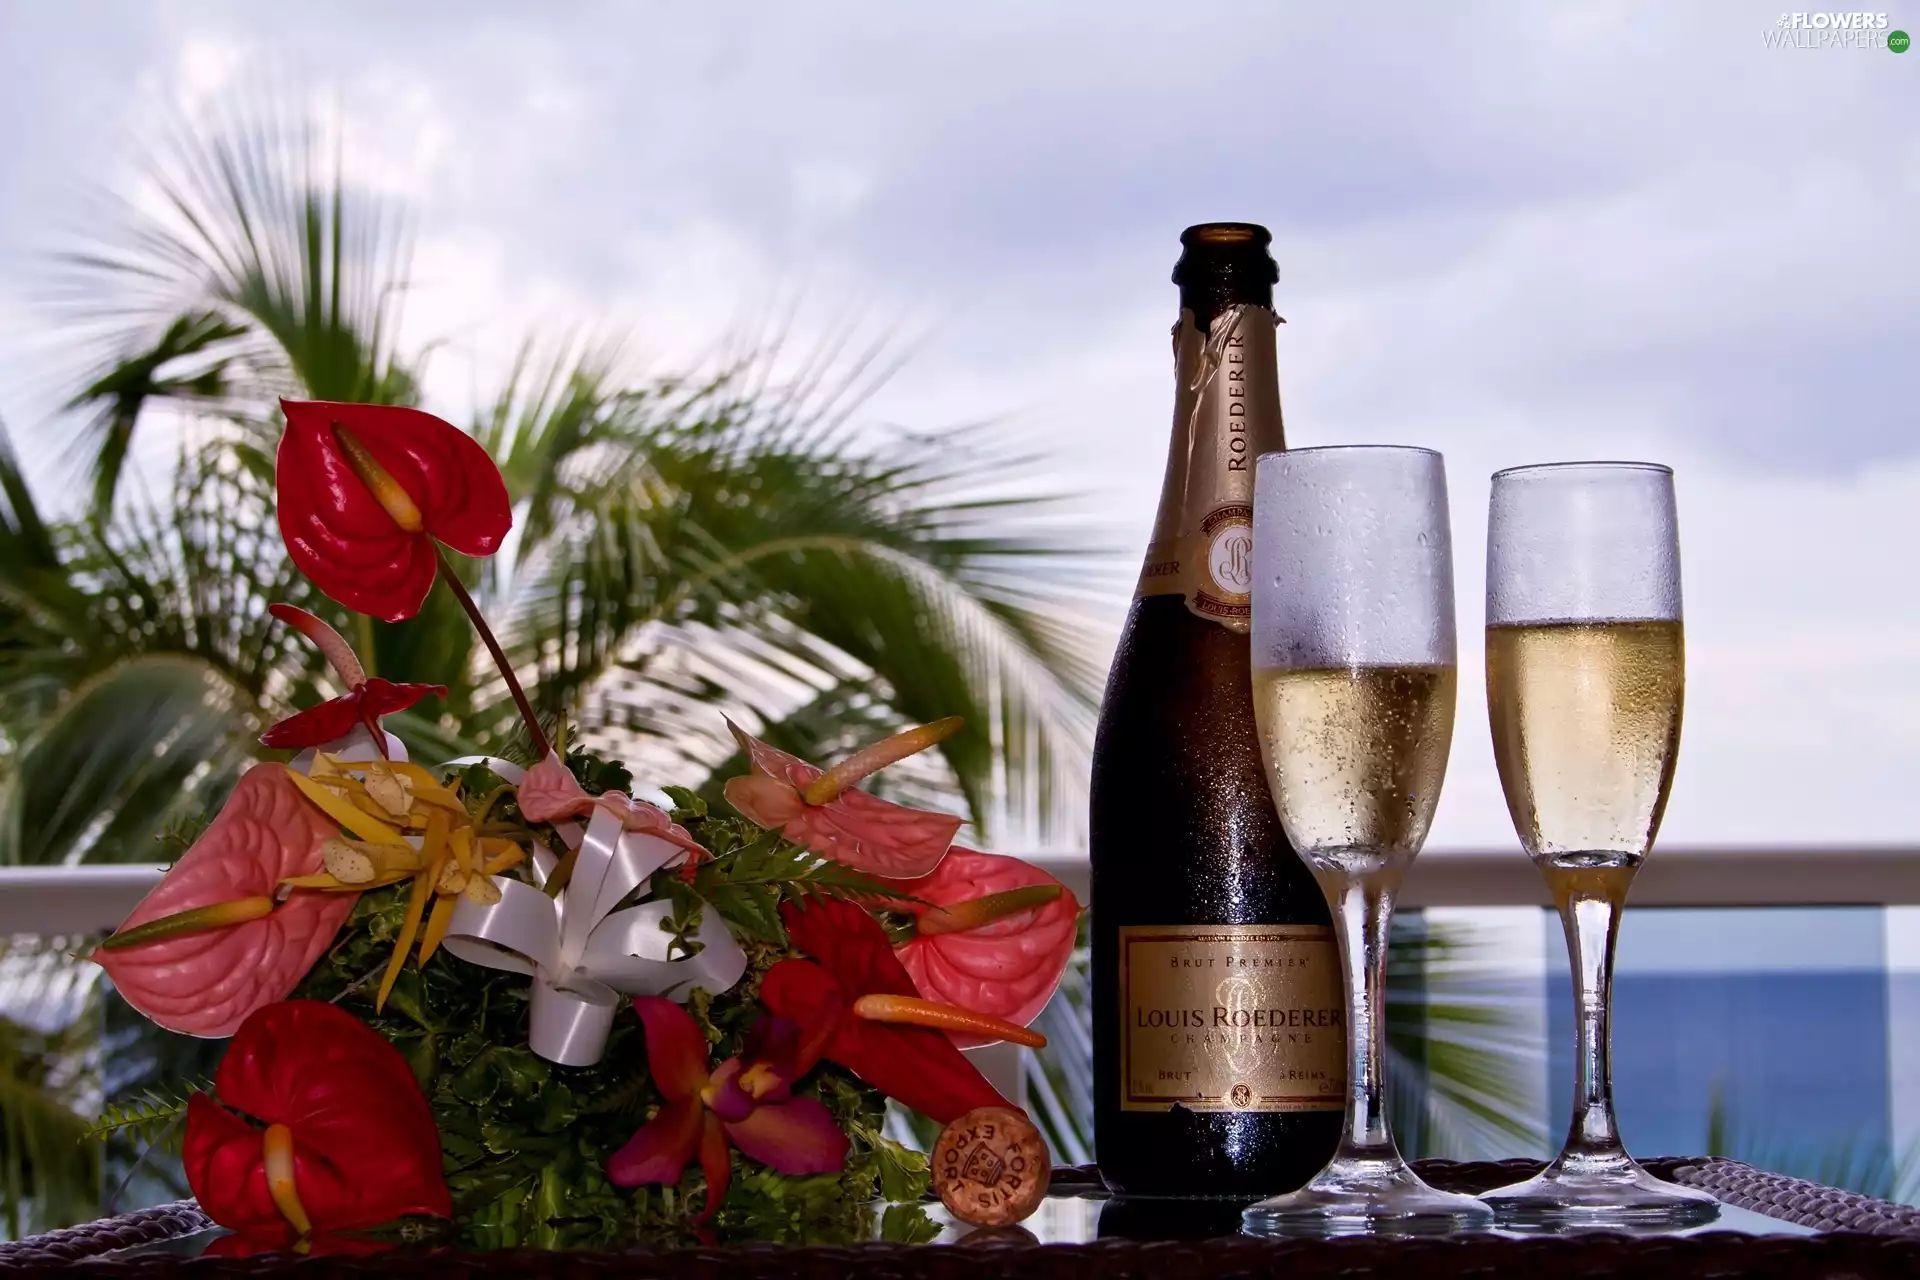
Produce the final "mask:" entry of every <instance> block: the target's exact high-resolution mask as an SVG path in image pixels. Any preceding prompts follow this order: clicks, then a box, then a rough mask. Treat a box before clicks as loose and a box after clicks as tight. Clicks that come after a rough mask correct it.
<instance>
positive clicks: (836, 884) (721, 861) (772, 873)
mask: <svg viewBox="0 0 1920 1280" xmlns="http://www.w3.org/2000/svg"><path fill="white" fill-rule="evenodd" d="M674 790H675V791H676V792H678V795H677V796H676V802H677V803H678V804H679V805H680V806H681V807H679V808H677V809H675V810H674V815H673V816H674V820H675V821H677V822H680V823H682V824H684V825H685V826H686V828H687V830H688V831H689V832H690V833H691V834H692V835H693V837H694V839H696V840H698V841H700V843H702V844H703V845H705V846H707V848H709V849H712V850H713V851H714V856H713V858H712V859H710V860H708V861H706V862H703V863H701V864H700V866H699V867H698V868H696V869H695V872H694V878H693V883H692V884H688V883H686V882H685V881H684V880H681V879H680V878H679V877H678V876H671V877H666V878H664V880H663V882H662V887H663V888H664V890H665V891H666V893H667V894H668V895H669V896H670V898H671V900H672V902H673V904H674V915H675V917H676V919H680V918H683V917H686V916H688V915H689V914H690V912H691V911H692V910H693V909H694V908H695V907H696V906H697V904H698V903H701V902H705V903H709V904H711V905H712V907H713V909H714V910H715V911H718V912H719V913H720V916H721V918H722V919H724V920H725V921H726V922H727V923H728V924H729V925H730V926H732V928H733V931H734V933H735V934H736V935H737V936H739V937H741V938H743V939H749V938H750V939H753V940H754V941H757V942H764V943H770V944H772V945H774V946H780V947H783V946H785V945H786V943H787V932H786V928H785V927H784V926H783V925H782V924H781V922H780V904H781V903H782V902H785V901H795V900H797V901H804V900H806V899H808V898H815V897H830V898H845V899H848V900H850V901H855V902H865V903H873V902H876V901H879V900H881V899H890V900H899V899H900V893H899V891H898V890H897V889H890V888H889V887H888V886H887V884H886V882H885V881H882V880H878V879H875V878H874V877H873V876H870V875H867V874H866V873H865V872H861V871H856V870H854V869H853V868H852V867H849V866H846V865H845V864H843V863H839V862H831V861H828V860H826V859H823V858H820V857H817V856H816V855H814V854H812V853H810V852H808V851H807V850H806V849H804V848H802V847H800V846H799V845H797V844H794V843H792V842H791V841H789V840H785V839H782V838H781V836H780V834H779V833H778V832H776V831H762V830H761V829H760V828H759V827H757V826H755V825H753V824H752V823H750V822H748V821H746V820H745V819H743V818H729V817H719V816H713V815H710V814H709V813H708V812H707V808H706V805H705V803H704V802H703V801H701V800H700V799H699V798H698V797H696V796H693V795H692V794H691V793H689V792H686V791H684V790H680V789H679V788H675V789H674Z"/></svg>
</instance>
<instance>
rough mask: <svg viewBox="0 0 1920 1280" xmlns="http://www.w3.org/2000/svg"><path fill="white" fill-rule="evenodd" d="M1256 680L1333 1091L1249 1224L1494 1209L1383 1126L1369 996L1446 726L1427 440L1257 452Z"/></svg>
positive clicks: (1448, 604) (1342, 1222)
mask: <svg viewBox="0 0 1920 1280" xmlns="http://www.w3.org/2000/svg"><path fill="white" fill-rule="evenodd" d="M1253 530H1254V532H1253V538H1254V545H1253V559H1254V573H1253V593H1252V594H1253V699H1254V716H1255V719H1256V721H1257V722H1258V727H1259V731H1260V739H1261V745H1262V754H1263V757H1264V760H1265V764H1266V771H1267V783H1268V786H1269V788H1270V789H1271V791H1272V792H1273V799H1274V803H1275V805H1276V806H1277V807H1278V809H1279V811H1280V822H1281V825H1282V826H1283V827H1284V828H1285V829H1286V833H1287V838H1288V839H1289V840H1290V841H1291V842H1292V843H1293V847H1294V848H1295V849H1296V850H1298V851H1299V853H1300V856H1301V858H1302V859H1304V860H1305V862H1306V864H1307V866H1308V867H1309V868H1311V869H1312V871H1313V875H1314V879H1315V880H1317V881H1318V882H1319V884H1320V890H1321V892H1322V893H1324V894H1325V895H1326V897H1327V902H1328V904H1329V906H1331V908H1332V910H1333V920H1334V928H1335V930H1336V932H1337V934H1338V939H1339V944H1340V956H1341V962H1342V965H1343V969H1344V978H1345V987H1346V997H1347V1015H1346V1018H1347V1021H1346V1031H1347V1062H1348V1069H1347V1071H1348V1074H1347V1111H1346V1125H1345V1129H1344V1131H1343V1133H1342V1136H1341V1139H1340V1144H1339V1146H1338V1147H1337V1148H1336V1149H1335V1151H1334V1154H1333V1159H1332V1160H1331V1161H1330V1162H1329V1163H1328V1164H1327V1166H1326V1168H1324V1169H1322V1170H1321V1171H1320V1172H1319V1173H1318V1174H1316V1175H1315V1176H1314V1177H1313V1179H1312V1180H1311V1181H1310V1182H1308V1183H1307V1185H1306V1186H1305V1187H1303V1188H1301V1189H1300V1190H1298V1191H1295V1192H1293V1193H1291V1194H1289V1195H1282V1196H1275V1197H1273V1198H1272V1199H1270V1200H1263V1201H1261V1202H1260V1203H1259V1204H1257V1205H1254V1206H1253V1207H1252V1208H1250V1209H1248V1210H1247V1211H1246V1213H1245V1214H1244V1215H1243V1217H1242V1220H1241V1221H1242V1229H1243V1230H1245V1231H1247V1232H1248V1233H1250V1234H1254V1235H1305V1236H1325V1235H1345V1234H1358V1233H1362V1232H1381V1233H1395V1234H1425V1233H1436V1234H1437V1233H1441V1232H1447V1231H1459V1230H1470V1229H1474V1228H1478V1227H1482V1226H1485V1225H1487V1224H1489V1223H1490V1222H1491V1220H1492V1214H1491V1213H1490V1212H1489V1211H1488V1210H1487V1208H1486V1206H1485V1205H1483V1204H1481V1203H1480V1202H1479V1201H1477V1200H1475V1199H1473V1198H1472V1197H1470V1196H1459V1195H1451V1194H1448V1193H1446V1192H1442V1191H1436V1190H1435V1189H1433V1188H1432V1187H1429V1186H1428V1185H1427V1184H1426V1183H1424V1182H1422V1181H1421V1180H1420V1179H1419V1177H1417V1176H1416V1175H1415V1174H1414V1172H1413V1170H1412V1169H1410V1168H1409V1167H1408V1166H1407V1162H1406V1161H1405V1160H1404V1159H1402V1158H1401V1155H1400V1151H1399V1149H1398V1148H1397V1147H1396V1146H1395V1145H1394V1142H1393V1134H1392V1133H1391V1132H1390V1131H1389V1129H1388V1126H1387V1114H1386V1106H1385V1103H1386V1091H1385V1083H1386V1082H1385V1080H1384V1079H1383V1077H1382V1058H1383V1050H1384V1042H1385V1029H1384V1027H1383V1025H1382V1021H1381V1001H1382V997H1383V994H1384V989H1385V986H1386V965H1387V931H1388V927H1389V925H1390V924H1391V922H1392V919H1393V897H1394V894H1395V892H1396V891H1397V890H1398V889H1399V886H1400V879H1401V877H1402V876H1403V875H1404V874H1405V873H1406V869H1407V867H1408V866H1409V865H1410V864H1411V863H1412V862H1413V858H1414V855H1415V854H1417V853H1419V852H1420V846H1421V845H1422V844H1423V843H1425V841H1426V838H1427V828H1428V826H1429V825H1430V824H1431V823H1432V821H1433V810H1434V805H1435V804H1436V803H1437V802H1438V800H1439V798H1440V783H1441V780H1442V779H1443V778H1444V777H1445V775H1446V771H1447V752H1448V749H1449V748H1450V747H1451V745H1452V738H1453V708H1454V677H1455V657H1454V628H1453V549H1452V538H1451V534H1450V531H1449V527H1448V517H1447V479H1446V467H1445V464H1444V462H1443V461H1442V460H1441V457H1440V455H1439V454H1437V453H1434V452H1432V451H1430V450H1427V449H1403V448H1385V447H1343V448H1327V449H1295V450H1293V451H1291V452H1286V453H1269V454H1266V455H1264V456H1262V457H1261V458H1260V460H1259V462H1258V464H1257V467H1256V470H1255V477H1254V499H1253Z"/></svg>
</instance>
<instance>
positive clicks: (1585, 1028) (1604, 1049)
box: [1560, 894, 1627, 1162]
mask: <svg viewBox="0 0 1920 1280" xmlns="http://www.w3.org/2000/svg"><path fill="white" fill-rule="evenodd" d="M1560 919H1561V922H1562V923H1563V924H1564V925H1565V926H1566V930H1567V951H1568V954H1569V955H1570V956H1571V957H1572V960H1573V981H1574V1002H1575V1005H1576V1012H1577V1016H1578V1019H1579V1021H1578V1025H1577V1028H1576V1032H1575V1037H1576V1038H1575V1041H1574V1056H1575V1059H1576V1062H1575V1068H1574V1094H1573V1123H1572V1125H1571V1126H1570V1127H1569V1128H1568V1130H1567V1145H1566V1148H1565V1150H1564V1151H1563V1152H1562V1153H1561V1157H1560V1158H1561V1161H1562V1162H1565V1161H1567V1160H1569V1159H1571V1160H1575V1161H1587V1160H1594V1159H1600V1160H1607V1159H1609V1158H1611V1159H1618V1160H1625V1159H1626V1158H1627V1153H1626V1151H1625V1149H1624V1148H1623V1147H1622V1146H1621V1145H1620V1134H1619V1131H1618V1128H1617V1126H1616V1125H1615V1124H1614V1119H1613V1061H1612V1044H1613V1033H1612V1026H1611V1017H1612V1009H1613V945H1614V939H1615V938H1616V937H1618V936H1619V932H1620V904H1619V903H1618V902H1617V901H1615V900H1614V898H1612V897H1610V896H1608V895H1604V894H1574V895H1572V896H1570V897H1569V898H1568V899H1567V902H1566V905H1565V906H1563V907H1562V908H1561V910H1560Z"/></svg>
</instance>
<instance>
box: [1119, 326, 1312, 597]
mask: <svg viewBox="0 0 1920 1280" xmlns="http://www.w3.org/2000/svg"><path fill="white" fill-rule="evenodd" d="M1273 332H1274V317H1273V312H1272V311H1270V310H1268V309H1267V308H1265V307H1251V306H1236V307H1228V308H1227V309H1226V310H1224V311H1222V312H1221V313H1220V314H1219V315H1217V316H1215V317H1214V319H1213V323H1212V324H1210V325H1209V326H1207V332H1206V333H1205V334H1204V335H1202V334H1201V332H1200V330H1199V328H1198V327H1197V326H1196V325H1195V324H1194V319H1193V312H1191V311H1184V310H1183V311H1182V312H1181V313H1180V323H1179V324H1177V325H1175V326H1174V330H1173V365H1174V378H1175V384H1174V385H1175V390H1174V401H1173V444H1172V446H1171V448H1170V449H1169V450H1168V453H1167V478H1166V483H1165V485H1164V487H1163V488H1162V489H1161V491H1160V512H1159V515H1158V516H1157V517H1156V518H1155V520H1154V524H1153V541H1152V542H1151V543H1149V544H1148V546H1147V560H1146V564H1145V565H1144V566H1143V567H1142V568H1141V570H1140V583H1139V586H1137V587H1136V588H1135V589H1134V595H1135V597H1140V596H1168V595H1177V596H1184V597H1185V598H1186V602H1187V608H1189V609H1191V610H1192V611H1193V612H1194V613H1196V614H1198V615H1199V616H1201V617H1203V618H1209V619H1211V620H1213V621H1215V622H1218V623H1220V624H1221V625H1222V626H1224V627H1228V628H1230V629H1232V630H1234V631H1240V632H1244V631H1246V630H1247V627H1248V621H1249V619H1250V617H1251V614H1252V609H1251V607H1250V605H1249V600H1248V592H1249V591H1250V590H1251V589H1252V587H1253V460H1254V459H1255V458H1257V457H1259V456H1260V455H1261V454H1263V453H1270V452H1272V451H1274V450H1276V449H1284V448H1286V447H1287V442H1286V435H1285V432H1284V430H1283V429H1282V426H1281V421H1280V385H1279V375H1278V372H1277V370H1276V367H1275V359H1274V347H1273Z"/></svg>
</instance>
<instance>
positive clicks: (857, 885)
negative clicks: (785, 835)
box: [702, 831, 912, 902]
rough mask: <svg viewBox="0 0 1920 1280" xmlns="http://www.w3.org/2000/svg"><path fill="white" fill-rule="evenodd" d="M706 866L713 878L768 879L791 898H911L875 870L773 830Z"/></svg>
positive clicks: (744, 881)
mask: <svg viewBox="0 0 1920 1280" xmlns="http://www.w3.org/2000/svg"><path fill="white" fill-rule="evenodd" d="M702 871H703V872H706V873H707V874H709V875H710V876H711V877H712V880H713V882H714V883H715V884H733V885H749V884H752V885H766V886H769V887H772V888H777V889H779V890H780V891H781V893H782V894H783V896H786V897H790V898H818V897H825V898H847V899H850V900H853V901H862V900H869V901H870V900H872V899H876V898H887V899H894V900H899V901H903V902H907V901H912V899H911V898H906V897H902V895H901V893H900V891H899V890H898V889H897V888H895V887H894V886H892V885H889V884H888V883H887V882H886V881H884V880H881V879H879V878H878V877H877V876H872V875H869V874H867V873H866V872H864V871H858V870H855V869H854V868H852V867H849V866H847V865H846V864H845V863H841V862H835V861H833V860H832V859H830V858H822V857H820V856H819V855H818V854H816V853H814V852H813V851H812V850H810V849H806V848H803V847H801V846H800V845H797V844H794V843H793V842H791V841H789V840H785V839H782V838H781V837H780V835H779V834H778V833H777V832H771V831H770V832H768V833H767V834H766V835H765V836H762V837H761V838H760V839H758V840H755V841H753V842H751V843H749V844H744V845H742V846H740V847H739V848H738V849H735V850H733V851H732V852H730V853H724V854H721V855H720V856H719V857H717V858H715V859H714V860H713V861H712V862H710V863H708V864H707V866H706V867H703V868H702Z"/></svg>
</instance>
